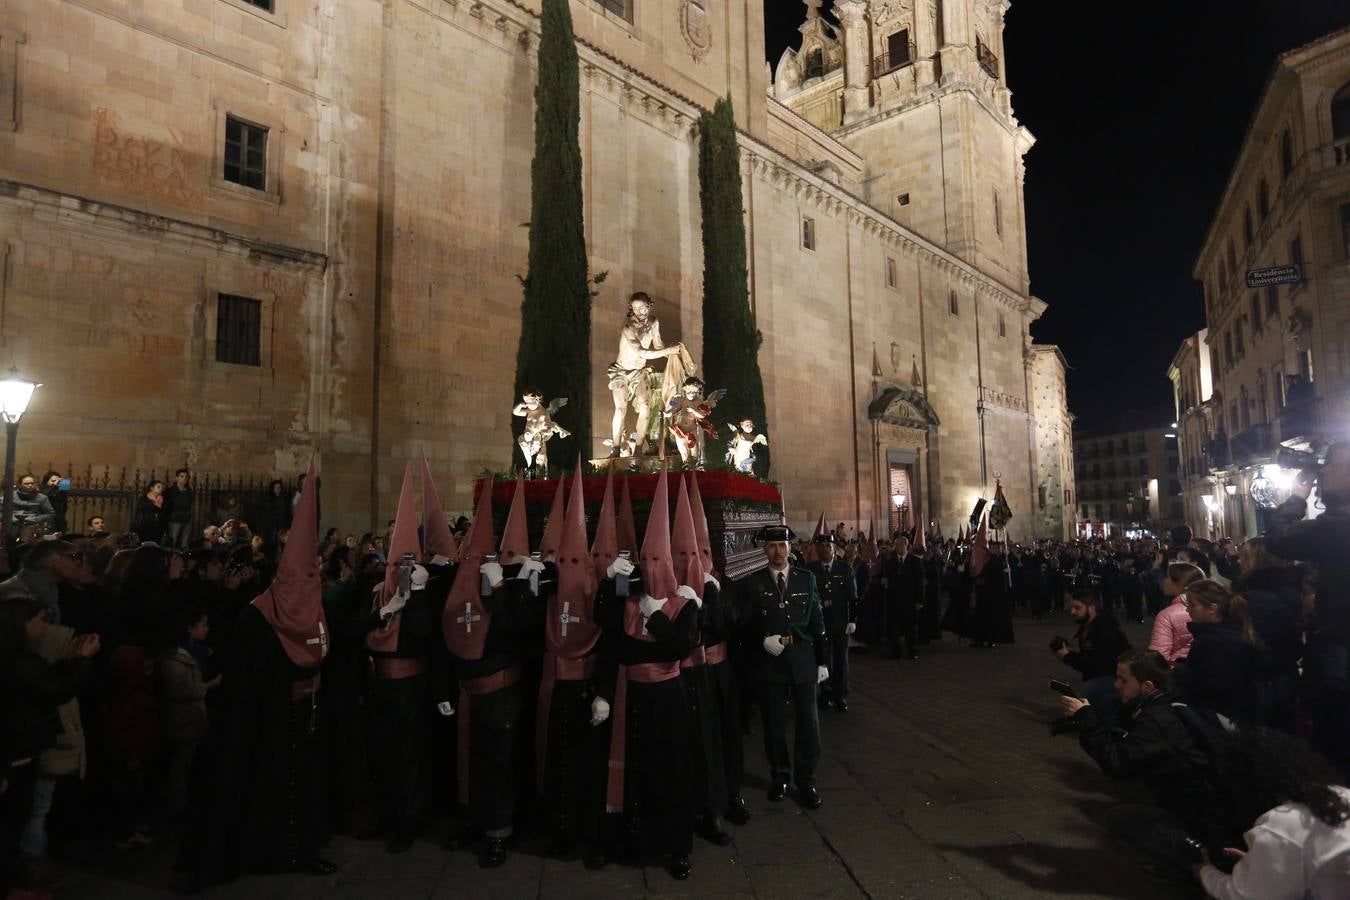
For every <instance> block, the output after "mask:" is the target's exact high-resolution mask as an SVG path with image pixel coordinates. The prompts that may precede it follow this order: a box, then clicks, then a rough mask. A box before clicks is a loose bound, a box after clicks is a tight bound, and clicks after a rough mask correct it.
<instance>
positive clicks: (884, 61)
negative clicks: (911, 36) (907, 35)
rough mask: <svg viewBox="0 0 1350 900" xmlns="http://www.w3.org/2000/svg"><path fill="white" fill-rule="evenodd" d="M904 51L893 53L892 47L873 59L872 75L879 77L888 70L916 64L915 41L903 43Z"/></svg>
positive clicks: (892, 70)
mask: <svg viewBox="0 0 1350 900" xmlns="http://www.w3.org/2000/svg"><path fill="white" fill-rule="evenodd" d="M901 50H902V51H903V52H902V53H893V52H892V50H891V48H889V47H888V48H886V51H885V52H884V53H882V54H881V55H880V56H878V57H876V58H875V59H873V60H872V77H873V78H879V77H881V76H882V75H885V74H886V73H887V72H894V71H895V70H896V69H903V68H904V67H905V66H912V65H914V42H913V41H909V42H907V43H905V44H902V45H901Z"/></svg>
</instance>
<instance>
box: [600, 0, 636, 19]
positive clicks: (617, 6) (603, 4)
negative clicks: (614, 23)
mask: <svg viewBox="0 0 1350 900" xmlns="http://www.w3.org/2000/svg"><path fill="white" fill-rule="evenodd" d="M595 2H596V3H598V4H600V8H601V9H604V10H606V11H608V12H612V13H614V15H616V16H619V17H620V18H623V19H627V20H628V21H630V22H631V21H633V0H595Z"/></svg>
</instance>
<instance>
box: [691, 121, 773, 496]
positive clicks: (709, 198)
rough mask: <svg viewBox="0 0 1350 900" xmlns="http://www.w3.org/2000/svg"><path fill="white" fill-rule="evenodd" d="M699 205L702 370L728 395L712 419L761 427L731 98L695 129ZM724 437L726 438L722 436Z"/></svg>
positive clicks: (759, 459) (764, 458)
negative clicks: (701, 224) (697, 146)
mask: <svg viewBox="0 0 1350 900" xmlns="http://www.w3.org/2000/svg"><path fill="white" fill-rule="evenodd" d="M699 132H700V133H699V160H698V184H699V206H700V208H701V209H702V212H703V370H704V376H703V378H704V381H705V382H707V384H708V388H709V390H716V389H717V388H726V390H727V395H726V397H725V398H723V400H722V402H721V403H719V404H718V406H717V412H716V413H715V416H716V420H717V421H718V422H719V423H722V427H723V428H724V429H725V425H726V423H728V422H739V421H740V420H741V419H753V420H754V422H755V425H756V426H757V427H758V429H759V430H760V431H762V432H764V433H765V434H766V435H767V434H768V433H769V426H768V423H767V422H766V421H765V418H766V417H765V408H764V379H763V378H762V377H761V376H760V373H759V345H760V342H761V341H762V339H763V338H762V336H761V335H760V333H759V331H758V329H756V328H755V320H754V317H753V316H752V315H751V313H750V290H749V273H748V272H747V271H746V242H745V207H744V201H743V200H742V197H741V157H740V148H739V146H738V144H737V143H736V117H735V115H734V113H733V112H732V108H731V99H730V98H729V97H726V98H723V99H721V100H718V101H717V104H716V105H715V106H714V107H713V110H712V112H711V113H707V112H705V113H704V114H703V117H702V120H701V122H700V128H699ZM719 433H725V432H719ZM756 451H757V452H756V454H755V456H756V462H755V469H756V471H757V473H758V474H759V475H760V476H764V475H766V474H767V473H768V470H769V454H768V448H765V447H758V448H756Z"/></svg>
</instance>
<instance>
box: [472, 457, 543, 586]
mask: <svg viewBox="0 0 1350 900" xmlns="http://www.w3.org/2000/svg"><path fill="white" fill-rule="evenodd" d="M474 524H475V525H476V524H478V523H477V522H476V521H475V522H474ZM489 527H490V526H489ZM529 558H530V524H529V522H528V521H526V516H525V473H524V472H521V473H520V477H519V478H517V479H516V492H515V493H514V494H513V495H512V496H511V511H510V512H508V513H507V514H506V527H505V528H503V529H502V546H501V559H500V560H499V562H500V563H501V564H502V565H503V566H511V565H516V564H517V563H522V562H524V561H525V560H527V559H529Z"/></svg>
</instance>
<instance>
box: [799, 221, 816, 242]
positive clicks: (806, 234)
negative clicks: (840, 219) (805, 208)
mask: <svg viewBox="0 0 1350 900" xmlns="http://www.w3.org/2000/svg"><path fill="white" fill-rule="evenodd" d="M802 249H804V250H814V249H816V220H815V219H813V218H811V217H810V216H802Z"/></svg>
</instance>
